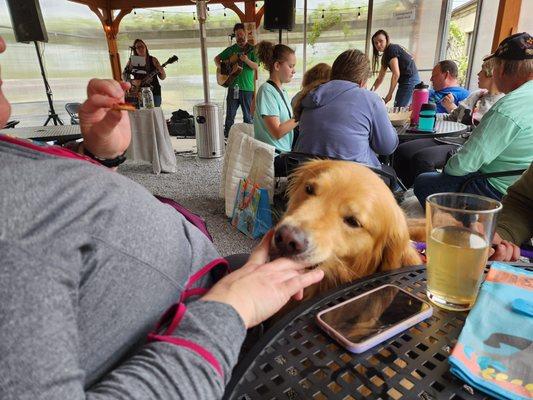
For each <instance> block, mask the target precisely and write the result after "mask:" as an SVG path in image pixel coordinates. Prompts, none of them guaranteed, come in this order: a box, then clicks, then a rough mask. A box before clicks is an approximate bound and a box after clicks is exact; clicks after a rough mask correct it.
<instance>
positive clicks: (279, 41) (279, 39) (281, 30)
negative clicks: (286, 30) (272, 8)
mask: <svg viewBox="0 0 533 400" xmlns="http://www.w3.org/2000/svg"><path fill="white" fill-rule="evenodd" d="M282 32H283V29H280V30H279V32H278V33H279V38H278V43H279V44H281V33H282Z"/></svg>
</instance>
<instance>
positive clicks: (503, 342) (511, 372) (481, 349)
mask: <svg viewBox="0 0 533 400" xmlns="http://www.w3.org/2000/svg"><path fill="white" fill-rule="evenodd" d="M449 362H450V364H451V371H452V373H453V374H455V375H457V376H458V377H459V378H461V379H462V380H464V381H465V382H466V383H468V384H469V385H471V386H472V387H475V388H477V389H479V390H480V391H482V392H485V393H487V394H489V395H491V396H494V397H496V398H499V399H533V272H529V271H526V270H524V269H519V268H515V267H511V266H508V265H505V264H502V263H493V264H492V267H491V269H490V271H489V273H488V275H487V278H486V280H485V282H484V283H483V285H482V286H481V290H480V293H479V296H478V298H477V300H476V304H475V306H474V308H473V309H472V311H470V314H469V315H468V318H467V319H466V322H465V326H464V328H463V330H462V331H461V335H460V336H459V340H458V342H457V345H456V346H455V348H454V349H453V351H452V354H451V356H450V358H449Z"/></svg>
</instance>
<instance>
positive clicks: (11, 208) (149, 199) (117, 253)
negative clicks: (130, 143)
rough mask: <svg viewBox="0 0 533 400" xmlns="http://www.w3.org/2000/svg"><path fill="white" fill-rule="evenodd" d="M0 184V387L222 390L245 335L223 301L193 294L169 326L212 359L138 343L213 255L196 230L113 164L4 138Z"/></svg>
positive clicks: (7, 394)
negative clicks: (62, 154)
mask: <svg viewBox="0 0 533 400" xmlns="http://www.w3.org/2000/svg"><path fill="white" fill-rule="evenodd" d="M0 188H1V189H0V338H1V340H0V398H1V399H160V400H162V399H173V400H176V399H216V398H220V397H221V396H222V394H223V391H224V387H225V385H226V383H227V382H228V381H229V378H230V375H231V370H232V368H233V367H234V365H235V363H236V361H237V356H238V354H239V350H240V346H241V343H242V341H243V339H244V336H245V329H244V325H243V322H242V320H241V318H240V317H239V315H238V314H237V312H236V311H235V310H234V309H233V308H232V307H230V306H228V305H226V304H222V303H218V302H206V301H198V300H196V301H194V300H192V301H191V302H189V303H188V304H187V310H186V312H185V315H184V317H183V319H182V321H181V323H180V324H179V327H178V328H177V329H176V330H175V331H174V332H173V334H172V337H173V338H176V339H180V343H182V344H187V343H194V344H196V345H197V346H200V347H201V348H203V349H204V351H205V352H207V353H209V354H211V355H212V357H213V358H214V359H215V360H216V361H217V363H216V364H217V366H218V367H219V368H218V370H217V368H214V366H213V363H210V362H208V361H207V360H206V358H205V357H203V356H202V354H201V353H198V352H196V351H194V350H193V349H191V347H187V346H184V345H176V344H172V343H168V342H164V341H155V342H151V343H146V338H147V334H148V333H149V332H150V331H152V330H153V329H154V326H155V324H156V322H157V321H158V320H159V318H160V317H161V316H162V314H163V312H164V311H165V310H166V309H167V308H168V307H169V306H171V305H172V304H173V303H175V302H177V301H178V299H179V297H180V294H181V293H182V291H183V289H184V286H185V283H186V282H187V280H188V279H189V277H190V276H191V274H193V273H195V272H196V271H198V270H199V269H200V268H201V267H203V266H204V265H205V264H207V263H209V262H210V261H212V260H213V259H216V258H217V257H218V254H217V252H216V250H215V249H214V247H213V245H212V243H211V242H210V241H209V240H208V239H207V238H206V237H205V236H204V235H203V234H202V233H201V232H200V230H198V229H197V228H196V227H195V226H193V225H191V224H190V223H188V222H187V221H186V220H185V219H184V218H183V217H182V216H181V215H180V214H178V213H177V212H176V211H175V210H174V209H172V208H171V207H170V206H167V205H164V204H162V203H160V202H159V201H158V200H156V199H155V198H154V197H153V196H152V195H151V194H150V193H149V192H148V191H147V190H146V189H144V188H143V187H142V186H140V185H138V184H136V183H134V182H132V181H130V180H129V179H127V178H125V177H123V176H121V175H120V174H118V173H115V172H111V171H109V170H107V169H106V168H103V167H99V166H95V165H92V164H90V163H87V162H85V161H79V160H72V159H63V158H57V157H52V156H49V155H46V154H42V153H39V152H35V151H33V150H28V149H25V148H22V147H20V146H17V145H13V144H9V143H5V142H1V141H0ZM199 284H200V285H201V286H209V285H210V284H211V282H210V280H209V279H208V278H206V279H203V280H202V281H201V282H200V283H199ZM204 354H205V353H204Z"/></svg>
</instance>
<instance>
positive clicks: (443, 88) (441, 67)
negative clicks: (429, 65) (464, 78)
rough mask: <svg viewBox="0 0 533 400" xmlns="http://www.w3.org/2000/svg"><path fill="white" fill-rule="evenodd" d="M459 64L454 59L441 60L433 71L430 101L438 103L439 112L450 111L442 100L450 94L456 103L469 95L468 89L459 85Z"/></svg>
mask: <svg viewBox="0 0 533 400" xmlns="http://www.w3.org/2000/svg"><path fill="white" fill-rule="evenodd" d="M458 72H459V71H458V69H457V64H456V63H455V62H454V61H452V60H443V61H439V62H438V63H437V65H435V67H433V71H431V82H432V83H433V89H431V90H430V91H429V101H431V102H433V103H435V104H436V105H437V112H438V113H448V110H446V108H445V107H444V105H443V104H442V100H443V99H444V97H446V96H447V95H448V94H450V95H452V96H453V102H454V103H455V105H456V106H457V105H459V102H460V101H462V100H464V99H466V98H467V97H468V94H469V93H468V90H466V89H465V88H463V87H461V86H459V83H458V82H457V75H458Z"/></svg>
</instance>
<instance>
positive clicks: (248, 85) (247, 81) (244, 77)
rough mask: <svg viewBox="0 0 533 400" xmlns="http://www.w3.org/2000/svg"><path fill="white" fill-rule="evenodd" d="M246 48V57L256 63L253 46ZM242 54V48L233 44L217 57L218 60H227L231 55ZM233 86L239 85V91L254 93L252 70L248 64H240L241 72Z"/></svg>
mask: <svg viewBox="0 0 533 400" xmlns="http://www.w3.org/2000/svg"><path fill="white" fill-rule="evenodd" d="M247 47H248V52H247V53H246V55H247V56H248V58H249V59H250V61H253V62H257V57H256V55H255V48H254V46H251V45H247ZM242 52H243V48H242V47H240V46H239V45H238V44H237V43H235V44H234V45H233V46H230V47H228V48H227V49H226V50H224V51H223V52H222V53H220V54H219V55H218V56H219V57H220V60H227V59H228V58H230V57H231V56H232V55H233V54H241V53H242ZM235 85H239V90H244V91H245V92H253V91H254V70H253V69H252V68H250V67H249V66H248V64H246V63H242V72H241V73H240V74H239V75H237V77H236V78H235V80H234V81H233V86H235Z"/></svg>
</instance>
